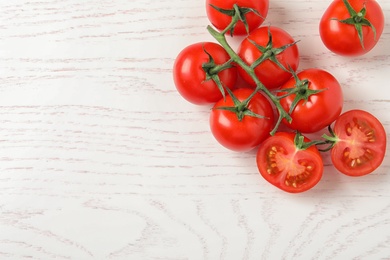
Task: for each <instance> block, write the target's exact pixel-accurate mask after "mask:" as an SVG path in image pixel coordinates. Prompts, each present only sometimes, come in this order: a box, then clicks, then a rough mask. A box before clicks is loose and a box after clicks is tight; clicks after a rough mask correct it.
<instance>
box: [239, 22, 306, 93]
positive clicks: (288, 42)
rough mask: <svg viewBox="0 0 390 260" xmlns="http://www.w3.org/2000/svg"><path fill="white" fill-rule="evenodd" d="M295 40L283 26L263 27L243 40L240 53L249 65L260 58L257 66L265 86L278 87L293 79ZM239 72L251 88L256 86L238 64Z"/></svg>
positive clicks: (296, 58) (260, 78) (297, 56)
mask: <svg viewBox="0 0 390 260" xmlns="http://www.w3.org/2000/svg"><path fill="white" fill-rule="evenodd" d="M294 43H295V41H294V39H293V38H292V37H291V36H290V34H288V33H287V32H286V31H284V30H283V29H281V28H278V27H275V26H270V27H260V28H258V29H256V30H254V31H253V32H251V33H250V34H249V35H248V37H246V38H245V39H244V40H243V41H242V43H241V44H240V46H239V48H238V51H237V53H238V55H239V56H240V57H241V59H242V60H243V61H244V62H245V63H246V64H248V65H249V66H253V64H254V63H255V62H258V61H261V62H260V63H259V64H258V65H257V66H256V67H255V69H254V70H255V74H256V76H257V77H258V79H259V80H260V81H261V82H262V83H263V84H264V85H265V87H267V88H268V89H275V88H278V87H280V86H281V85H282V84H283V83H284V82H286V81H287V80H288V79H289V78H291V72H290V70H291V69H292V70H294V71H296V70H297V68H298V65H299V51H298V47H297V45H296V44H294ZM256 45H257V46H256ZM259 46H260V47H259ZM238 73H239V74H240V76H241V77H242V78H243V79H244V80H245V81H246V82H248V83H249V84H250V85H251V86H252V87H255V86H256V84H255V82H254V81H253V79H252V78H251V76H250V75H249V74H248V73H247V72H246V71H245V70H244V69H242V68H241V67H238Z"/></svg>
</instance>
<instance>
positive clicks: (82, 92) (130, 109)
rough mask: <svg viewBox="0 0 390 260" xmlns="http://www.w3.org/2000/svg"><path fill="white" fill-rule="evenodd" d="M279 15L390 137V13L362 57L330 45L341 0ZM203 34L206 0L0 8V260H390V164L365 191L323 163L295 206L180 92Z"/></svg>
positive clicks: (304, 61) (316, 0)
mask: <svg viewBox="0 0 390 260" xmlns="http://www.w3.org/2000/svg"><path fill="white" fill-rule="evenodd" d="M270 2H271V3H270V10H269V15H268V18H267V22H266V23H268V24H272V25H276V26H281V27H282V28H284V29H285V30H287V31H288V32H289V33H290V34H291V35H293V36H294V37H295V39H297V40H300V42H299V45H298V46H299V48H300V51H301V63H300V68H299V69H300V70H302V69H305V68H310V67H319V68H322V69H325V70H328V71H329V72H331V73H332V74H333V75H335V76H336V77H337V78H338V79H339V81H340V82H341V83H342V85H343V88H344V94H345V108H344V110H349V109H352V108H361V109H366V110H367V111H369V112H371V113H373V114H374V115H376V116H377V117H378V118H379V119H380V120H381V121H382V122H383V124H384V125H385V127H386V130H387V132H388V133H390V113H389V111H390V91H389V82H390V54H389V53H390V52H389V51H390V48H389V46H390V24H389V21H390V2H389V1H386V0H381V1H378V2H379V3H380V4H381V6H382V8H383V10H384V13H385V17H386V25H385V31H384V33H383V35H382V38H381V40H380V42H379V44H378V45H377V46H376V48H375V49H374V50H372V51H371V52H370V53H369V54H368V55H365V56H363V57H360V58H343V57H339V56H335V55H333V54H331V53H330V52H329V51H328V50H326V49H325V47H324V46H323V45H322V43H321V41H320V39H319V34H318V22H319V19H320V16H321V15H322V13H323V11H324V10H325V8H326V7H327V5H328V3H329V2H330V1H322V0H294V1H289V0H271V1H270ZM207 25H208V20H207V17H206V15H205V10H204V1H201V0H196V1H190V0H170V1H167V0H160V1H155V0H153V1H152V0H132V1H125V0H117V1H108V0H99V1H98V0H87V1H76V0H65V1H58V0H41V1H24V0H12V1H6V0H2V1H0V259H26V258H29V259H156V260H157V259H210V260H212V259H272V260H274V259H390V169H389V167H390V158H389V156H386V158H385V160H384V162H383V165H382V166H381V167H380V169H378V170H377V171H376V172H375V173H373V174H371V175H368V176H365V177H361V178H351V177H346V176H343V175H341V174H339V173H337V172H336V171H335V170H334V169H333V168H332V166H331V165H330V159H329V158H328V157H327V156H325V157H324V159H325V162H326V167H325V175H324V177H323V179H322V181H321V182H320V183H319V184H318V185H317V186H316V187H315V188H314V189H313V190H311V191H309V192H306V193H303V194H297V195H291V194H286V193H283V192H281V191H279V190H277V189H276V188H274V187H272V186H271V185H269V184H268V183H266V182H265V180H263V179H262V178H261V176H259V174H258V173H257V169H256V165H255V161H254V155H255V152H250V153H234V152H231V151H228V150H226V149H224V148H222V147H221V146H219V145H218V144H217V143H216V141H215V140H214V139H213V137H212V136H211V133H210V131H209V127H208V114H209V108H208V107H197V106H193V105H191V104H189V103H187V102H186V101H184V100H183V99H182V98H181V97H180V96H179V95H178V93H177V92H176V90H175V87H174V85H173V80H172V74H171V73H172V65H173V61H174V59H175V57H176V55H177V54H178V52H179V51H180V50H181V49H182V48H184V47H185V46H187V45H189V44H191V43H194V42H199V41H207V40H208V41H210V40H213V39H212V38H211V36H209V35H208V33H207V31H206V26H207ZM237 41H238V40H237ZM237 41H233V42H232V45H234V44H236V45H237V44H238V42H237ZM387 152H388V151H387Z"/></svg>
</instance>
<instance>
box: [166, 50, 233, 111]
mask: <svg viewBox="0 0 390 260" xmlns="http://www.w3.org/2000/svg"><path fill="white" fill-rule="evenodd" d="M204 50H206V51H207V52H208V53H209V54H210V55H211V56H212V57H213V59H214V62H215V63H216V64H218V65H220V64H223V63H225V62H227V61H228V60H230V56H229V54H228V53H227V52H226V51H225V50H224V49H223V47H222V46H220V45H218V44H216V43H212V42H200V43H195V44H192V45H189V46H187V47H186V48H184V49H183V50H182V51H181V52H180V53H179V54H178V56H177V58H176V60H175V63H174V66H173V79H174V82H175V86H176V89H177V90H178V92H179V93H180V94H181V96H182V97H183V98H184V99H186V100H187V101H189V102H191V103H193V104H196V105H207V104H213V103H215V102H217V101H218V100H220V99H221V98H222V93H221V92H220V90H219V89H218V87H217V84H216V83H215V82H214V81H213V80H207V81H206V72H205V71H204V70H203V68H202V65H203V64H204V63H207V62H209V61H210V58H209V56H208V55H207V53H206V52H205V51H204ZM218 76H219V78H220V80H221V82H222V84H223V85H224V86H225V87H228V88H230V89H233V88H234V87H235V83H236V80H237V69H236V67H231V68H229V69H225V70H223V71H221V72H219V73H218Z"/></svg>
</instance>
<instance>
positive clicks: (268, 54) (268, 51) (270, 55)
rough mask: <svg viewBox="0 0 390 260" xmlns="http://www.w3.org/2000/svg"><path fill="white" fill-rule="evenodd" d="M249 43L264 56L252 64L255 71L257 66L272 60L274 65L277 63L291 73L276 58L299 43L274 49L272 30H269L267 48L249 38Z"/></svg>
mask: <svg viewBox="0 0 390 260" xmlns="http://www.w3.org/2000/svg"><path fill="white" fill-rule="evenodd" d="M248 41H249V42H250V43H252V44H253V45H254V46H255V47H256V48H257V49H258V50H259V51H260V52H261V53H262V55H261V56H260V57H259V58H258V59H257V60H255V61H254V62H253V63H252V65H251V67H252V68H253V69H254V68H256V67H257V66H259V65H260V64H261V63H263V62H264V61H265V60H270V61H272V62H273V63H275V64H276V65H277V66H278V67H279V68H281V69H282V70H284V71H287V72H290V71H289V70H288V69H287V68H285V67H284V66H283V64H282V63H280V61H279V60H278V59H277V57H276V56H277V55H279V54H281V53H282V52H283V51H285V50H286V49H287V48H289V47H291V46H293V45H295V44H296V43H297V42H298V41H295V42H293V43H289V44H286V45H284V46H282V47H279V48H274V47H273V44H272V34H271V30H270V29H268V42H267V45H266V46H265V47H264V46H261V45H259V44H257V43H256V42H255V41H253V40H251V39H249V38H248Z"/></svg>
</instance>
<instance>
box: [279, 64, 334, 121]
mask: <svg viewBox="0 0 390 260" xmlns="http://www.w3.org/2000/svg"><path fill="white" fill-rule="evenodd" d="M290 72H291V74H292V75H293V77H294V80H295V87H294V88H291V89H282V90H280V91H281V92H282V91H283V92H287V93H286V94H285V95H283V96H279V99H282V98H285V97H287V96H289V95H292V94H295V97H294V100H293V102H292V103H291V107H290V110H289V111H288V114H289V115H291V114H292V112H293V111H294V109H295V108H296V106H297V105H298V103H299V102H300V101H301V100H303V104H306V102H307V101H309V97H310V96H311V95H316V94H318V93H321V92H323V91H325V90H327V88H324V89H318V90H314V89H309V85H310V81H309V80H308V79H303V80H301V79H299V78H298V75H297V74H296V73H295V71H294V70H293V69H291V68H290Z"/></svg>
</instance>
